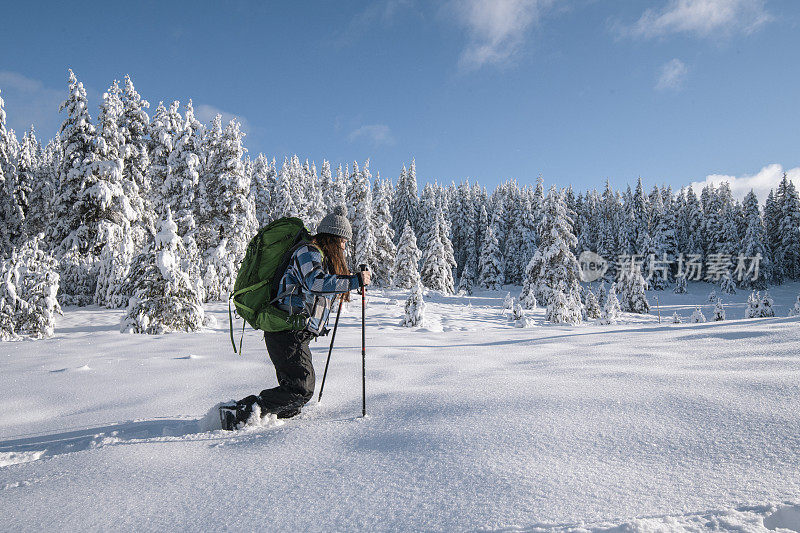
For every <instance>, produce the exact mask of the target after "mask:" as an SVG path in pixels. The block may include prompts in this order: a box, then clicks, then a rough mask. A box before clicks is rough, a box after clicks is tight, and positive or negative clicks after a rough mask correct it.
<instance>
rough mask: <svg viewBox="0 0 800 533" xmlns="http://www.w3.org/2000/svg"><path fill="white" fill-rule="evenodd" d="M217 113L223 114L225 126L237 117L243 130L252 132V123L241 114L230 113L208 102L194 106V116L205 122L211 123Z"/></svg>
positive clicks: (223, 124) (223, 125)
mask: <svg viewBox="0 0 800 533" xmlns="http://www.w3.org/2000/svg"><path fill="white" fill-rule="evenodd" d="M217 115H222V127H223V128H224V127H225V125H226V124H228V122H230V121H231V120H232V119H236V120H237V121H238V122H239V124H240V125H241V130H242V131H243V132H244V133H249V132H250V123H249V122H248V121H247V119H246V118H244V117H243V116H241V115H237V114H236V113H229V112H227V111H223V110H222V109H219V108H217V107H214V106H212V105H208V104H200V105H197V106H194V116H195V117H196V118H197V120H199V121H201V122H205V123H209V122H211V121H212V120H214V117H216V116H217Z"/></svg>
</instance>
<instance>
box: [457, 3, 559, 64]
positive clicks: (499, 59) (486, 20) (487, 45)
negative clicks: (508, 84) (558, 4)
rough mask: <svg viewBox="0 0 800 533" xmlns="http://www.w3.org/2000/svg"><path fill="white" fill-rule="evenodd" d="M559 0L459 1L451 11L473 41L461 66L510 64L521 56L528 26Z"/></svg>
mask: <svg viewBox="0 0 800 533" xmlns="http://www.w3.org/2000/svg"><path fill="white" fill-rule="evenodd" d="M554 2H555V0H455V1H452V2H450V3H449V4H446V6H447V7H446V10H447V13H448V14H449V15H450V16H452V17H453V18H454V19H455V21H456V22H457V23H458V24H460V25H462V26H464V27H465V28H466V30H467V36H468V38H469V42H468V43H467V46H466V48H465V49H464V50H463V52H462V53H461V57H460V58H459V66H460V67H461V68H462V69H465V70H475V69H479V68H481V67H483V66H486V65H490V64H495V65H500V64H507V63H509V62H510V61H511V60H513V58H514V57H515V56H516V55H517V53H518V52H519V50H520V49H521V47H522V45H523V44H524V41H525V36H526V33H527V31H528V29H529V28H530V27H531V26H532V25H534V24H536V23H538V22H539V20H540V18H541V16H542V14H543V12H544V11H545V10H546V9H547V8H549V7H550V6H551V5H552V4H553V3H554Z"/></svg>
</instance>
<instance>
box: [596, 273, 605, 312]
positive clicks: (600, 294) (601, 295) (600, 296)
mask: <svg viewBox="0 0 800 533" xmlns="http://www.w3.org/2000/svg"><path fill="white" fill-rule="evenodd" d="M606 293H607V291H606V282H605V280H603V281H601V282H600V288H599V289H597V305H599V306H600V307H601V308H602V307H603V306H605V305H606Z"/></svg>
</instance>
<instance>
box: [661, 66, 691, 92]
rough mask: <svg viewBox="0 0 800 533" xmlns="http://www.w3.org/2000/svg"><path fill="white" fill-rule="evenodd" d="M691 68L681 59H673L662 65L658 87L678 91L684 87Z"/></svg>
mask: <svg viewBox="0 0 800 533" xmlns="http://www.w3.org/2000/svg"><path fill="white" fill-rule="evenodd" d="M688 72H689V69H687V68H686V65H685V64H684V63H683V61H681V60H680V59H672V60H670V61H667V62H666V63H664V64H663V65H662V66H661V70H660V73H659V76H658V81H657V82H656V89H658V90H660V91H663V90H673V91H678V90H680V89H682V88H683V83H684V82H685V81H686V74H687V73H688Z"/></svg>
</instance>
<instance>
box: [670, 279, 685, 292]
mask: <svg viewBox="0 0 800 533" xmlns="http://www.w3.org/2000/svg"><path fill="white" fill-rule="evenodd" d="M672 292H674V293H675V294H686V292H687V291H686V274H680V275H678V276H675V288H674V289H672Z"/></svg>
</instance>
